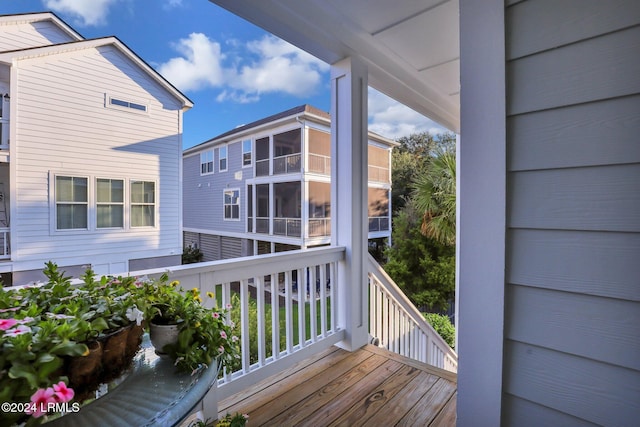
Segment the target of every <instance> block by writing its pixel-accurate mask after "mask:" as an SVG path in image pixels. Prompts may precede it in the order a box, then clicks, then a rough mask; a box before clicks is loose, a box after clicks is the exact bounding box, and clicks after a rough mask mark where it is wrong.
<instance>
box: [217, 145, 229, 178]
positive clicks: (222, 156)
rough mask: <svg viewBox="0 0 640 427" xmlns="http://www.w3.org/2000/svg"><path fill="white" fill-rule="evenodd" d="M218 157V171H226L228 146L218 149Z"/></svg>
mask: <svg viewBox="0 0 640 427" xmlns="http://www.w3.org/2000/svg"><path fill="white" fill-rule="evenodd" d="M218 156H219V159H218V162H219V163H218V164H219V167H218V170H219V171H220V172H223V171H226V170H227V146H226V145H224V146H222V147H220V148H219V149H218Z"/></svg>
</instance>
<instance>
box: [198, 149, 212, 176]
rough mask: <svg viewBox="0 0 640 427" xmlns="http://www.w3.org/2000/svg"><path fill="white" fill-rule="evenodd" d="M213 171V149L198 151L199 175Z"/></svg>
mask: <svg viewBox="0 0 640 427" xmlns="http://www.w3.org/2000/svg"><path fill="white" fill-rule="evenodd" d="M207 173H213V150H209V151H205V152H204V153H200V175H204V174H207Z"/></svg>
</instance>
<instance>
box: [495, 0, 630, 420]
mask: <svg viewBox="0 0 640 427" xmlns="http://www.w3.org/2000/svg"><path fill="white" fill-rule="evenodd" d="M638 24H640V3H638V2H637V1H635V0H617V1H608V2H602V1H598V0H589V1H585V0H566V1H563V2H557V1H555V0H531V1H526V2H511V5H510V6H508V7H507V9H506V29H507V31H506V56H507V64H506V71H507V170H508V176H507V218H508V220H507V221H508V224H507V226H508V232H507V288H506V301H505V342H504V376H503V416H502V420H503V423H504V424H505V425H576V426H583V425H592V424H598V425H614V426H625V425H632V424H634V423H636V422H637V419H638V417H639V416H640V357H638V355H640V327H639V326H638V325H640V143H639V142H640V141H639V140H638V135H640V78H639V77H638V76H640V26H638Z"/></svg>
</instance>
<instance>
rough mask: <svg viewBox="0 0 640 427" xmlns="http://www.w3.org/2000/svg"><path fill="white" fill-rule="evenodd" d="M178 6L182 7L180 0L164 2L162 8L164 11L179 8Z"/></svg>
mask: <svg viewBox="0 0 640 427" xmlns="http://www.w3.org/2000/svg"><path fill="white" fill-rule="evenodd" d="M180 6H182V0H166V1H165V2H164V5H163V6H162V8H163V9H165V10H169V9H172V8H174V7H180Z"/></svg>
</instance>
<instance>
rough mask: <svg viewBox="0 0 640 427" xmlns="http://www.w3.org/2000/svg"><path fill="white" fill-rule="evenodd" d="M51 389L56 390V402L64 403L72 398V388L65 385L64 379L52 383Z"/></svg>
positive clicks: (73, 393)
mask: <svg viewBox="0 0 640 427" xmlns="http://www.w3.org/2000/svg"><path fill="white" fill-rule="evenodd" d="M53 390H54V391H55V392H56V394H55V397H56V399H57V400H58V402H61V403H64V402H68V401H70V400H71V399H73V396H74V395H75V392H74V391H73V389H72V388H69V387H67V385H66V384H65V383H64V381H60V382H59V383H58V384H54V385H53Z"/></svg>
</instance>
